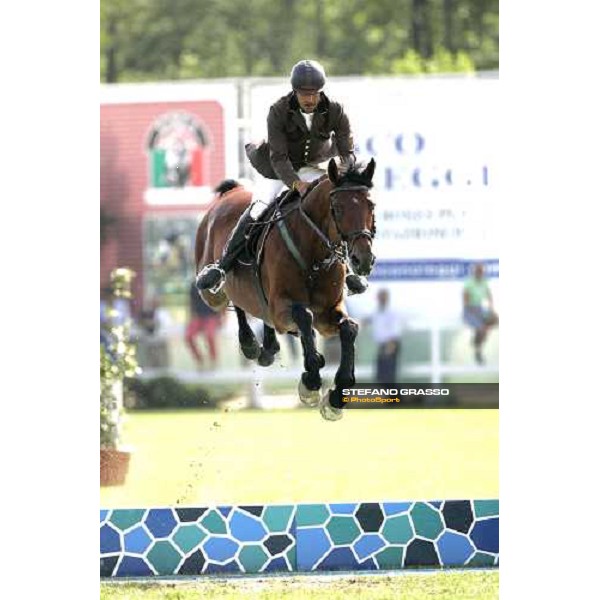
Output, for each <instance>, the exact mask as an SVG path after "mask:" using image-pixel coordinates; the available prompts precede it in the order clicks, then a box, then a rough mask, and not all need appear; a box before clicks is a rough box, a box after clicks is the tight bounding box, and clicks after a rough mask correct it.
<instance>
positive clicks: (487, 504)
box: [473, 500, 500, 519]
mask: <svg viewBox="0 0 600 600" xmlns="http://www.w3.org/2000/svg"><path fill="white" fill-rule="evenodd" d="M473 504H474V505H475V518H477V519H479V518H481V517H495V516H496V515H498V514H500V503H499V502H498V500H475V502H473Z"/></svg>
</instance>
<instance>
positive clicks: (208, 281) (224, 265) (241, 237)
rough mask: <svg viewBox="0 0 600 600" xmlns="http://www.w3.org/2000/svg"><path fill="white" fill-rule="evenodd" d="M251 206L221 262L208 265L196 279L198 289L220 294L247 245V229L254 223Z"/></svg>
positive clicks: (232, 236) (245, 212) (229, 241)
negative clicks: (226, 274) (229, 272)
mask: <svg viewBox="0 0 600 600" xmlns="http://www.w3.org/2000/svg"><path fill="white" fill-rule="evenodd" d="M250 208H251V207H250V206H249V207H248V208H247V209H246V210H245V211H244V212H243V213H242V216H241V217H240V218H239V220H238V222H237V225H236V226H235V228H234V230H233V231H232V232H231V235H230V236H229V239H228V240H227V243H226V244H225V248H223V256H221V260H219V261H217V263H215V264H212V265H206V266H205V267H204V269H202V271H201V272H200V273H199V274H198V277H197V278H196V287H197V288H198V289H199V290H212V291H213V292H215V293H216V292H218V291H219V290H220V289H221V287H222V286H223V284H224V283H225V273H227V271H229V269H231V267H233V265H234V263H235V260H236V258H237V257H238V255H239V254H240V252H241V251H242V250H243V249H244V246H245V245H246V235H245V234H246V227H247V226H248V225H249V224H250V223H253V222H254V219H253V218H252V217H251V216H250Z"/></svg>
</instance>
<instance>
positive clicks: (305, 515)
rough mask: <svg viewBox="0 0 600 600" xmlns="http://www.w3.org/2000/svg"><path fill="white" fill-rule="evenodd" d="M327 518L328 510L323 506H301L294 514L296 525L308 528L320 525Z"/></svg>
mask: <svg viewBox="0 0 600 600" xmlns="http://www.w3.org/2000/svg"><path fill="white" fill-rule="evenodd" d="M328 518H329V510H328V509H327V505H325V504H301V505H300V506H298V512H297V513H296V525H297V526H298V527H309V526H311V525H322V524H323V523H325V521H327V519H328Z"/></svg>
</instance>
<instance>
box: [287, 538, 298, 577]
mask: <svg viewBox="0 0 600 600" xmlns="http://www.w3.org/2000/svg"><path fill="white" fill-rule="evenodd" d="M285 555H286V556H287V559H288V562H289V563H290V566H291V568H292V571H295V570H296V544H294V545H293V546H292V547H291V548H290V549H289V550H288V551H287V552H286V554H285Z"/></svg>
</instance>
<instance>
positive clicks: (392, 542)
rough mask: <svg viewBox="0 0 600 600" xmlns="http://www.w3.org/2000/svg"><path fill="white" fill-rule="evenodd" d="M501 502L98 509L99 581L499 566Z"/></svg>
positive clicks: (458, 501) (468, 501)
mask: <svg viewBox="0 0 600 600" xmlns="http://www.w3.org/2000/svg"><path fill="white" fill-rule="evenodd" d="M498 530H499V503H498V501H497V500H452V501H450V500H446V501H442V502H380V503H362V504H361V503H352V504H298V505H287V506H284V505H266V506H226V507H211V508H150V509H113V510H101V511H100V575H101V576H102V577H147V576H153V575H163V576H166V575H188V576H189V575H199V574H203V573H261V572H272V571H315V570H317V571H318V570H323V571H333V570H362V569H401V568H411V567H417V566H428V567H442V566H443V567H449V566H452V567H465V566H471V567H483V566H497V565H498V552H499V547H498Z"/></svg>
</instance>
